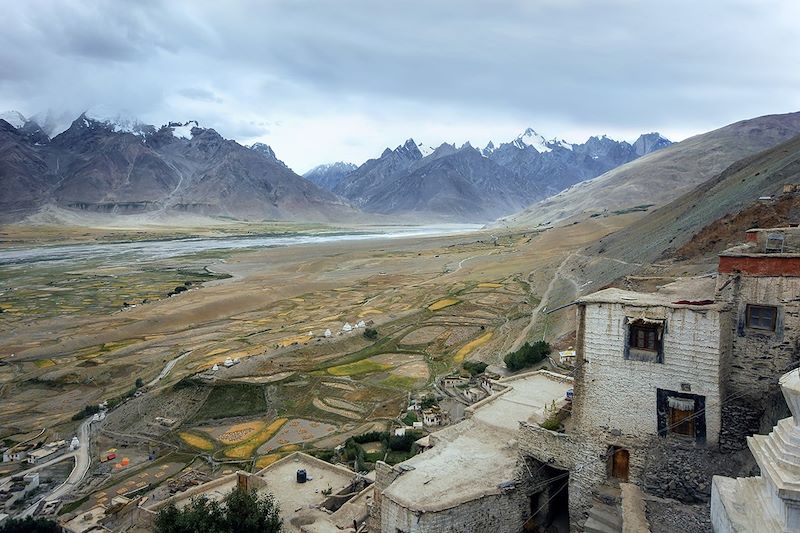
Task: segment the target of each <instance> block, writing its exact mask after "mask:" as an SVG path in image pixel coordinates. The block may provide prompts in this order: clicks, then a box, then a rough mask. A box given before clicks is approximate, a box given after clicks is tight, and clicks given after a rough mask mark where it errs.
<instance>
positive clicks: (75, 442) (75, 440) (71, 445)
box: [69, 437, 81, 450]
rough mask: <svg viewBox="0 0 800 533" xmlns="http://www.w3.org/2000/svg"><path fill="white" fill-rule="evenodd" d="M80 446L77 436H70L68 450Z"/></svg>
mask: <svg viewBox="0 0 800 533" xmlns="http://www.w3.org/2000/svg"><path fill="white" fill-rule="evenodd" d="M80 447H81V441H79V440H78V437H72V440H71V441H70V443H69V449H70V450H77V449H78V448H80Z"/></svg>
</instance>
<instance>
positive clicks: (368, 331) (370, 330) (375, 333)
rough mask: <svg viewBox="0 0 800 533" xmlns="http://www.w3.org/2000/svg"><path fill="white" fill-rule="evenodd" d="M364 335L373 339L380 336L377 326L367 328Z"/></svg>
mask: <svg viewBox="0 0 800 533" xmlns="http://www.w3.org/2000/svg"><path fill="white" fill-rule="evenodd" d="M364 337H365V338H367V339H369V340H371V341H374V340H375V339H377V338H378V330H377V329H375V328H367V329H365V330H364Z"/></svg>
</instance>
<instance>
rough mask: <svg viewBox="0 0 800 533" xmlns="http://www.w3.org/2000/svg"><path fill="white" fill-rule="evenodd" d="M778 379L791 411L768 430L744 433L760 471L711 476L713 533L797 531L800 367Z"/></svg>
mask: <svg viewBox="0 0 800 533" xmlns="http://www.w3.org/2000/svg"><path fill="white" fill-rule="evenodd" d="M779 384H780V386H781V389H782V391H783V395H784V397H785V398H786V403H787V404H788V405H789V409H790V410H791V412H792V416H791V417H789V418H784V419H783V420H780V421H779V422H778V424H777V425H776V426H775V428H774V429H773V430H772V432H771V433H770V434H769V435H753V436H752V437H748V438H747V445H748V447H749V448H750V451H751V452H752V453H753V457H754V458H755V460H756V463H758V466H759V468H760V469H761V476H757V477H751V478H738V479H732V478H726V477H722V476H714V481H713V485H712V489H711V521H712V523H713V525H714V531H716V532H717V533H739V532H742V533H743V532H745V531H759V532H764V533H772V532H776V533H778V532H780V533H800V371H798V370H793V371H792V372H789V373H787V374H784V375H783V376H782V377H781V379H780V382H779Z"/></svg>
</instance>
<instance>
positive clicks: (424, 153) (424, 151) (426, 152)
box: [417, 143, 434, 157]
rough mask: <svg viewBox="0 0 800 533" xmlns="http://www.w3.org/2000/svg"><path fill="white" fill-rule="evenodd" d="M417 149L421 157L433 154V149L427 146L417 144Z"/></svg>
mask: <svg viewBox="0 0 800 533" xmlns="http://www.w3.org/2000/svg"><path fill="white" fill-rule="evenodd" d="M417 149H418V150H419V152H420V153H421V154H422V157H426V156H429V155H431V154H432V153H433V150H434V148H431V147H430V146H428V145H427V144H423V143H419V144H417Z"/></svg>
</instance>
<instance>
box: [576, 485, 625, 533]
mask: <svg viewBox="0 0 800 533" xmlns="http://www.w3.org/2000/svg"><path fill="white" fill-rule="evenodd" d="M620 502H621V495H620V490H619V488H617V487H611V486H605V485H604V486H602V487H600V488H599V489H598V490H597V491H596V492H595V497H594V503H593V505H592V508H591V509H589V517H588V518H587V519H586V522H585V523H584V524H583V531H584V532H585V533H622V509H621V508H620Z"/></svg>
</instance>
